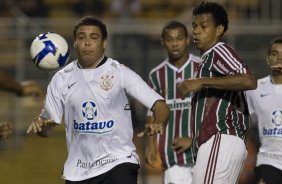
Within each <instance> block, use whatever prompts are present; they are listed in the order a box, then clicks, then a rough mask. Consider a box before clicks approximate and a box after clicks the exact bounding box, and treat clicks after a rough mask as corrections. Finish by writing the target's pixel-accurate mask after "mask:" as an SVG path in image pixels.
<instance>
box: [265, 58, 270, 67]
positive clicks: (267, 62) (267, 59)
mask: <svg viewBox="0 0 282 184" xmlns="http://www.w3.org/2000/svg"><path fill="white" fill-rule="evenodd" d="M266 64H267V65H268V66H270V63H269V56H267V57H266Z"/></svg>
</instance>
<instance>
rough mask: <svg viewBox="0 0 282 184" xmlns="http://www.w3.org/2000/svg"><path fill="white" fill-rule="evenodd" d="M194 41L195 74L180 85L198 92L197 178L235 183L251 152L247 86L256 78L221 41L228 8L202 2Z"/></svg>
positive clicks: (203, 182)
mask: <svg viewBox="0 0 282 184" xmlns="http://www.w3.org/2000/svg"><path fill="white" fill-rule="evenodd" d="M192 26H193V35H194V44H195V46H196V47H197V49H198V50H199V51H200V53H201V54H202V57H201V58H202V64H201V66H200V68H199V70H198V71H197V75H196V78H195V79H188V80H185V81H183V82H182V83H180V84H178V88H179V90H180V91H181V93H182V94H183V95H185V94H187V93H191V92H193V93H194V95H193V97H192V115H191V121H192V123H194V124H196V125H198V126H199V127H200V129H199V131H198V133H197V139H196V142H195V143H197V144H198V147H199V149H198V152H197V159H196V165H195V167H194V174H193V183H195V184H211V183H232V184H233V183H236V182H237V180H238V177H239V175H240V173H241V170H242V168H243V166H244V161H245V159H246V156H247V150H246V145H245V143H244V140H245V136H246V132H247V129H248V127H249V119H250V118H249V112H248V108H247V104H246V100H245V97H244V90H251V89H255V88H256V86H257V81H256V78H255V76H254V75H253V74H252V72H251V71H250V70H249V68H248V67H247V65H246V64H245V63H244V62H243V60H242V59H241V58H240V57H239V56H238V55H237V53H236V52H235V51H234V49H233V48H232V47H230V46H229V45H227V44H226V43H223V42H220V39H221V38H222V36H223V35H224V33H225V32H226V31H227V29H228V17H227V13H226V11H225V9H224V8H223V7H222V6H221V5H220V4H218V3H215V2H202V3H200V4H199V5H198V6H196V7H195V8H194V10H193V17H192Z"/></svg>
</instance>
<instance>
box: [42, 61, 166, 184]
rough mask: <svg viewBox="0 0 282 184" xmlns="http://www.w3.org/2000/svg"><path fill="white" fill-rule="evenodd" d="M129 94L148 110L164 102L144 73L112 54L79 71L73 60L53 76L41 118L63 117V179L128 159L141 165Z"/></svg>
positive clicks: (95, 172) (57, 119)
mask: <svg viewBox="0 0 282 184" xmlns="http://www.w3.org/2000/svg"><path fill="white" fill-rule="evenodd" d="M127 94H128V95H131V96H132V97H134V98H135V99H136V100H138V101H139V102H141V103H142V104H143V105H144V106H146V107H147V108H152V106H153V104H154V103H155V102H156V101H157V100H163V98H162V97H161V96H160V95H158V94H157V93H156V92H155V91H154V90H153V89H151V88H150V87H149V86H148V85H147V84H146V83H145V82H144V81H143V80H142V79H141V77H140V76H138V75H137V74H136V73H135V72H133V71H132V70H130V69H129V68H127V67H125V66H124V65H121V64H120V63H118V62H117V61H115V60H113V59H111V58H108V59H107V61H106V62H105V63H104V64H103V65H101V66H99V67H98V68H95V69H81V68H80V67H79V66H78V63H77V61H74V62H72V63H70V64H69V65H67V66H66V67H65V68H63V69H62V70H60V71H59V72H57V73H56V74H55V75H54V77H53V78H52V80H51V82H50V84H49V85H48V90H47V96H46V100H45V105H44V108H43V110H42V113H41V115H40V116H42V117H44V118H47V119H52V120H54V121H55V122H56V123H57V124H60V123H61V120H62V117H63V115H64V123H65V130H66V140H67V148H68V158H67V160H66V162H65V165H64V172H63V177H64V178H65V179H67V180H71V181H81V180H85V179H88V178H92V177H95V176H97V175H100V174H103V173H105V172H107V171H109V170H110V169H112V168H113V167H114V166H116V165H118V164H121V163H124V162H130V163H136V164H138V163H139V161H138V155H137V154H136V152H135V150H136V148H135V145H134V144H133V142H132V139H133V127H132V120H131V110H130V106H129V102H128V99H127V96H126V95H127Z"/></svg>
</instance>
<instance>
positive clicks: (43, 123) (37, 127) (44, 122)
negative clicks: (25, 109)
mask: <svg viewBox="0 0 282 184" xmlns="http://www.w3.org/2000/svg"><path fill="white" fill-rule="evenodd" d="M53 125H56V124H55V122H54V121H53V120H48V119H45V118H42V117H37V118H35V119H34V120H33V121H32V123H31V124H30V125H29V127H28V129H27V131H26V133H28V134H29V133H31V132H34V133H39V132H41V131H42V129H43V128H44V127H47V126H53Z"/></svg>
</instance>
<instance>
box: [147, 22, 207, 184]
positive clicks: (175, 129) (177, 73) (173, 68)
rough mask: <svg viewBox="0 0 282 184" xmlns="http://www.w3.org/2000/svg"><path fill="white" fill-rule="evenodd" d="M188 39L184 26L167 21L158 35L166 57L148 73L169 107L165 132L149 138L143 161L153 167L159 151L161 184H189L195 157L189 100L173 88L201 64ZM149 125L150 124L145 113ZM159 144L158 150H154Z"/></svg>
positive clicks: (152, 83) (149, 113) (190, 76)
mask: <svg viewBox="0 0 282 184" xmlns="http://www.w3.org/2000/svg"><path fill="white" fill-rule="evenodd" d="M189 42H190V39H189V36H188V31H187V28H186V27H185V25H183V24H182V23H180V22H178V21H170V22H168V23H167V24H166V25H165V26H164V28H163V30H162V34H161V44H162V46H163V47H164V48H165V50H166V52H167V55H168V58H167V59H166V60H164V61H163V62H162V63H160V64H159V65H158V66H156V67H155V68H153V69H152V70H151V72H150V74H149V85H150V86H151V87H152V88H153V89H154V90H155V91H156V92H158V93H159V94H161V95H162V96H163V97H164V98H165V100H166V103H167V104H168V106H169V108H170V118H169V122H168V125H167V127H166V131H165V132H164V133H163V134H162V135H159V136H158V137H157V136H151V137H148V141H149V143H148V146H147V150H146V161H147V162H148V164H149V165H150V166H152V167H154V166H155V163H156V160H157V159H156V158H157V153H158V151H157V150H159V154H160V158H161V162H162V168H163V170H164V184H169V183H177V184H191V183H192V173H193V166H194V155H193V151H192V149H191V148H189V147H190V145H191V142H192V141H191V138H190V137H192V136H194V133H195V131H194V130H196V128H195V127H194V126H193V125H191V124H190V114H191V97H190V94H188V95H187V96H186V97H185V98H184V99H182V95H181V94H180V93H179V92H178V91H177V89H176V83H177V82H181V81H182V80H184V79H188V78H192V77H193V76H194V72H195V70H196V68H197V67H198V66H199V64H200V61H201V60H200V58H199V57H197V56H195V55H193V54H191V53H190V54H189V52H188V50H187V47H188V45H189ZM148 115H149V116H148V123H150V122H152V118H153V117H152V116H151V112H150V111H149V112H148ZM157 145H158V149H157Z"/></svg>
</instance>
